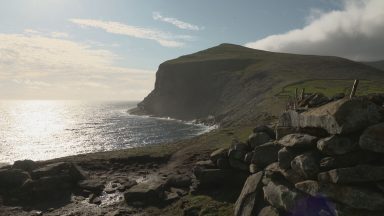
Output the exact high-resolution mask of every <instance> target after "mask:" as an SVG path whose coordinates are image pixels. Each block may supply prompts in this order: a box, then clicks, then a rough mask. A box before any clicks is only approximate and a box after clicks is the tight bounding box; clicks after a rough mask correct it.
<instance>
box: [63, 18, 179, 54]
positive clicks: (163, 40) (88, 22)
mask: <svg viewBox="0 0 384 216" xmlns="http://www.w3.org/2000/svg"><path fill="white" fill-rule="evenodd" d="M69 21H70V22H72V23H75V24H77V25H80V26H82V27H93V28H99V29H103V30H104V31H106V32H109V33H113V34H120V35H126V36H130V37H136V38H142V39H149V40H154V41H156V42H158V43H159V44H160V45H162V46H165V47H182V46H184V43H183V42H181V41H180V40H178V39H183V37H185V36H177V35H176V36H174V35H172V34H170V33H165V32H162V31H159V30H155V29H150V28H143V27H137V26H131V25H126V24H123V23H119V22H110V21H101V20H92V19H70V20H69Z"/></svg>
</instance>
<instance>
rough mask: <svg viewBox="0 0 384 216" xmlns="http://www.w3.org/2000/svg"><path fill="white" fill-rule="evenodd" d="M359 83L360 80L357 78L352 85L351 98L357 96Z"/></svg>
mask: <svg viewBox="0 0 384 216" xmlns="http://www.w3.org/2000/svg"><path fill="white" fill-rule="evenodd" d="M358 85H359V80H355V82H354V83H353V86H352V90H351V94H350V95H349V99H352V98H353V97H354V96H355V94H356V90H357V86H358Z"/></svg>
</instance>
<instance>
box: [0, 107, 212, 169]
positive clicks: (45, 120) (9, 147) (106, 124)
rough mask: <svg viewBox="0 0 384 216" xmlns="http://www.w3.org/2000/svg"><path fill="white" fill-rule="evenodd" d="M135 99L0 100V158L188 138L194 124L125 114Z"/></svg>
mask: <svg viewBox="0 0 384 216" xmlns="http://www.w3.org/2000/svg"><path fill="white" fill-rule="evenodd" d="M135 105H136V103H134V102H81V101H34V100H26V101H22V100H21V101H0V162H2V163H12V162H13V161H15V160H21V159H32V160H47V159H52V158H57V157H63V156H68V155H76V154H82V153H89V152H99V151H108V150H118V149H127V148H132V147H137V146H144V145H151V144H156V143H164V142H170V141H175V140H180V139H184V138H190V137H193V136H196V135H199V134H202V133H204V132H207V131H209V130H210V127H208V126H204V125H196V124H192V123H187V122H182V121H177V120H171V119H161V118H152V117H145V116H134V115H129V114H128V113H127V110H128V109H130V108H133V107H135Z"/></svg>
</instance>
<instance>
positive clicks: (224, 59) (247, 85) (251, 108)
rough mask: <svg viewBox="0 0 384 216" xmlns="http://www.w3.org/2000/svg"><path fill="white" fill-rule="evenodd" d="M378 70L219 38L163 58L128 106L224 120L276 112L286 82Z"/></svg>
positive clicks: (365, 75) (244, 120) (374, 74)
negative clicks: (150, 84)
mask: <svg viewBox="0 0 384 216" xmlns="http://www.w3.org/2000/svg"><path fill="white" fill-rule="evenodd" d="M382 74H383V73H382V71H380V70H377V69H374V68H371V67H369V66H366V65H363V64H361V63H357V62H353V61H349V60H346V59H342V58H337V57H323V56H304V55H293V54H282V53H272V52H266V51H260V50H254V49H249V48H245V47H241V46H237V45H231V44H222V45H220V46H217V47H213V48H210V49H207V50H204V51H201V52H198V53H195V54H191V55H187V56H182V57H180V58H177V59H174V60H170V61H167V62H164V63H162V64H161V65H160V66H159V69H158V71H157V74H156V83H155V89H154V90H153V91H152V92H151V93H150V94H149V95H148V96H147V97H146V98H145V99H144V100H143V101H142V102H141V103H139V104H138V107H137V108H136V109H134V110H132V111H131V112H132V113H134V114H150V115H155V116H163V117H172V118H177V119H182V120H192V119H204V118H207V117H208V116H214V117H215V119H216V121H218V122H220V123H221V124H224V125H233V124H248V123H251V122H254V121H256V120H260V119H262V118H265V117H266V116H267V115H266V113H272V114H278V113H279V112H280V111H281V110H282V108H283V107H284V104H285V103H286V101H285V100H281V98H278V97H276V95H277V94H278V93H279V92H280V91H281V90H282V87H284V86H285V85H288V84H291V83H294V82H298V81H301V80H308V79H324V78H326V79H357V78H360V79H378V77H381V76H382Z"/></svg>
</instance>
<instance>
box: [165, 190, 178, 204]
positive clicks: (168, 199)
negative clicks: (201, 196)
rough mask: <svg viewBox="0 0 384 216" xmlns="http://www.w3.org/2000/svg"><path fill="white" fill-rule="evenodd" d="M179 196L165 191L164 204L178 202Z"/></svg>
mask: <svg viewBox="0 0 384 216" xmlns="http://www.w3.org/2000/svg"><path fill="white" fill-rule="evenodd" d="M179 198H180V196H179V195H178V194H177V193H173V192H168V191H166V192H165V194H164V202H166V203H171V202H174V201H176V200H178V199H179Z"/></svg>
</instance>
